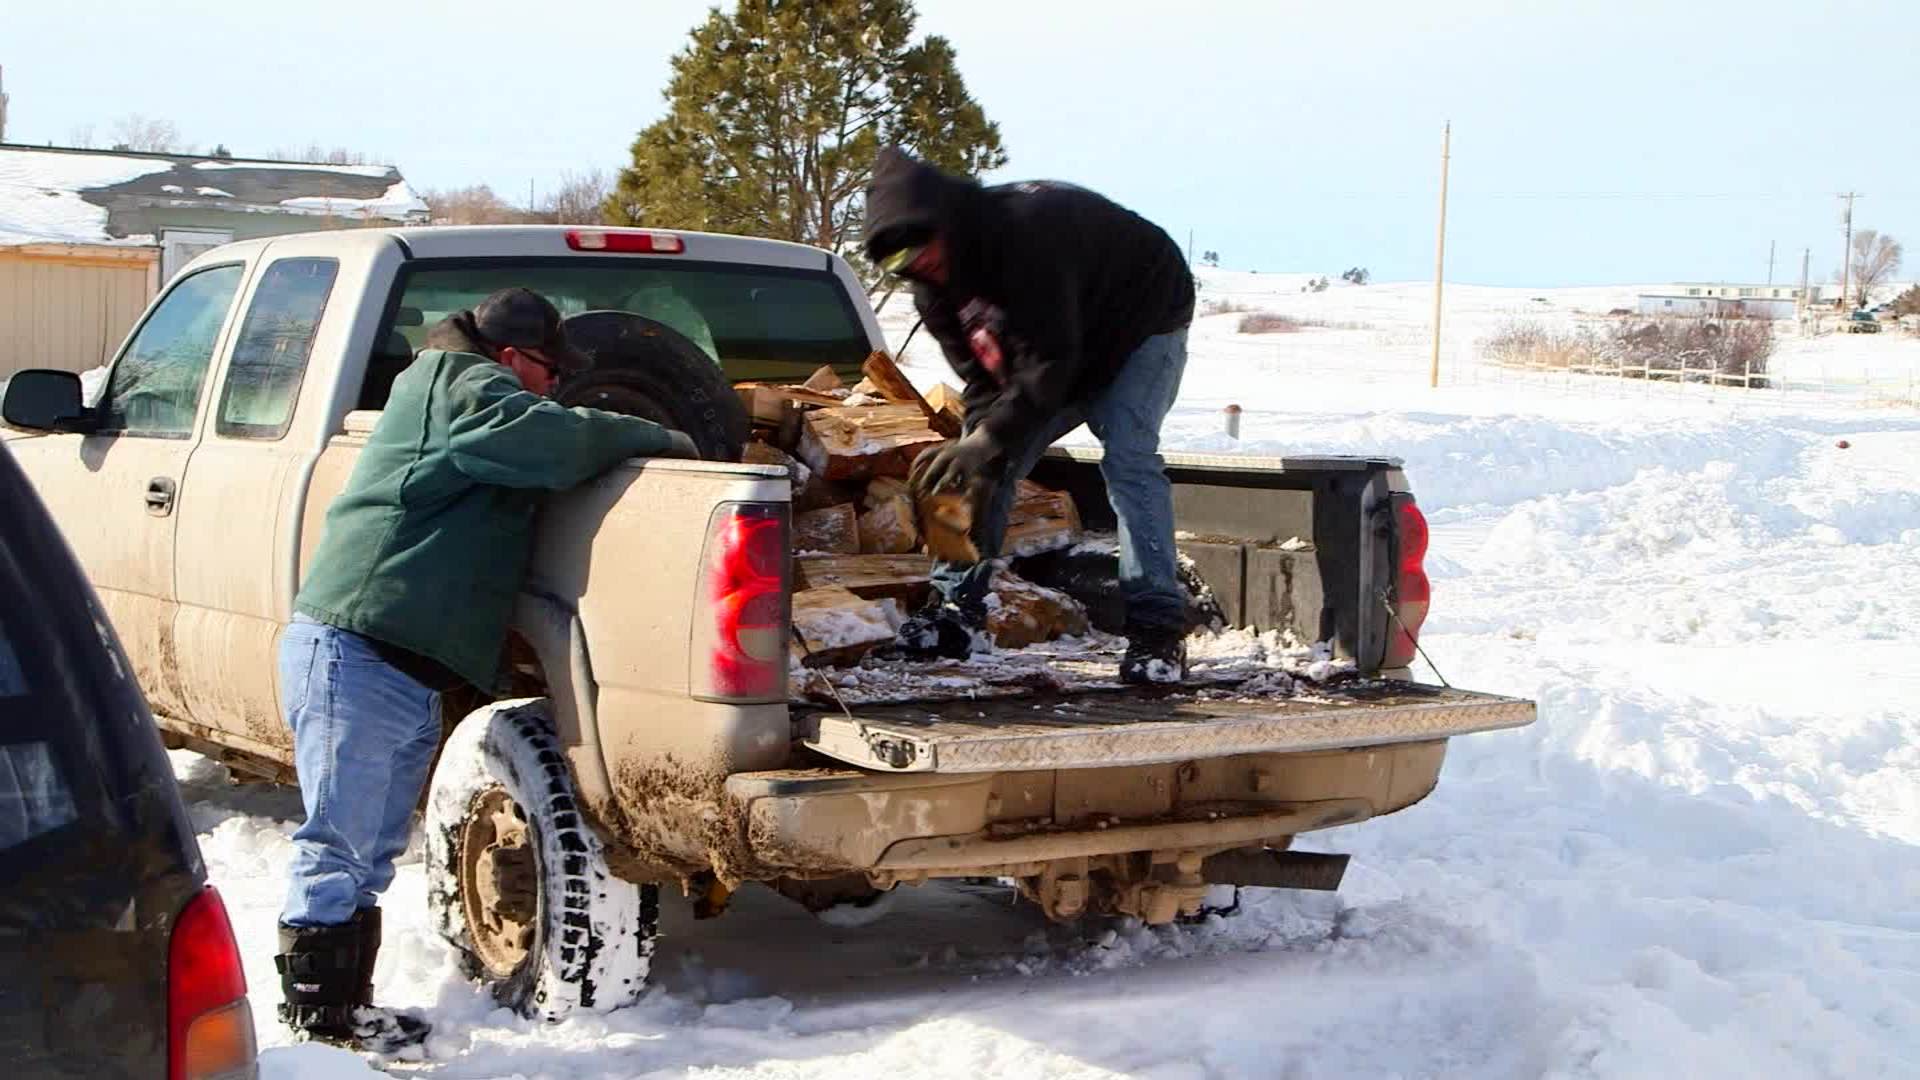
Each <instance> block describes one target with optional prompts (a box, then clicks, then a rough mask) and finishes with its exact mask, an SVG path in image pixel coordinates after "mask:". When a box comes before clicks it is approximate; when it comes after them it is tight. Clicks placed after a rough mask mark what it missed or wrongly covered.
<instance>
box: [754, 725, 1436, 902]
mask: <svg viewBox="0 0 1920 1080" xmlns="http://www.w3.org/2000/svg"><path fill="white" fill-rule="evenodd" d="M1445 754H1446V740H1444V739H1434V740H1427V741H1421V742H1402V743H1396V744H1393V745H1388V746H1377V747H1358V748H1345V749H1338V750H1321V751H1308V752H1299V753H1263V754H1240V755H1233V756H1228V757H1218V758H1210V759H1204V760H1191V761H1184V762H1168V763H1156V764H1149V765H1138V766H1122V767H1114V768H1095V769H1042V770H1026V771H1018V772H1001V773H893V774H879V773H871V772H862V771H859V770H852V769H847V770H840V769H822V770H806V771H800V770H786V771H780V772H768V773H742V774H738V775H735V776H733V777H730V778H729V779H728V781H727V793H728V795H729V797H730V801H731V802H732V803H733V804H734V806H735V807H736V808H739V809H740V810H741V811H742V812H743V813H744V817H745V822H744V824H745V826H746V829H745V832H746V841H747V844H748V846H749V848H750V849H751V857H752V861H753V862H754V863H756V864H758V865H759V866H760V867H761V868H763V869H764V870H766V871H767V872H769V873H770V874H773V875H778V874H783V873H784V874H791V875H793V876H824V875H831V874H843V873H849V872H858V873H868V874H871V875H877V876H884V877H890V878H893V879H896V880H914V879H918V878H922V877H953V876H969V875H976V874H982V873H986V872H999V873H1003V874H1008V875H1016V874H1018V873H1019V872H1022V871H1023V870H1024V871H1025V872H1032V871H1031V868H1032V867H1033V866H1035V865H1037V864H1040V863H1044V862H1047V861H1050V860H1057V859H1069V858H1078V857H1085V856H1097V855H1107V854H1120V853H1125V852H1134V851H1166V850H1180V851H1196V852H1201V853H1203V854H1204V853H1209V852H1213V851H1222V850H1227V849H1231V848H1236V847H1246V846H1253V845H1259V844H1262V843H1267V844H1271V845H1273V846H1279V845H1281V844H1283V843H1284V842H1285V841H1286V840H1287V839H1288V838H1290V837H1292V836H1295V835H1297V834H1299V833H1303V832H1311V831H1313V830H1316V829H1325V828H1331V827H1333V826H1336V825H1345V824H1350V823H1353V822H1357V821H1364V820H1366V819H1367V818H1370V817H1374V816H1378V815H1380V814H1386V813H1391V812H1393V811H1395V810H1399V809H1402V808H1404V807H1407V806H1410V805H1412V804H1413V803H1415V802H1418V801H1419V800H1420V799H1421V798H1423V797H1425V796H1426V794H1427V793H1428V792H1430V791H1431V790H1433V786H1434V784H1435V782H1436V781H1437V779H1438V777H1439V772H1440V766H1441V763H1442V761H1443V760H1444V759H1445Z"/></svg>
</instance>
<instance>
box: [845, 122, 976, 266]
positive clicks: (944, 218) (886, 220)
mask: <svg viewBox="0 0 1920 1080" xmlns="http://www.w3.org/2000/svg"><path fill="white" fill-rule="evenodd" d="M980 193H981V188H980V185H979V184H977V183H975V182H974V181H972V180H968V179H966V178H964V177H959V176H950V175H948V174H947V173H944V172H942V171H940V170H939V169H936V168H934V167H933V166H932V165H929V164H927V163H926V162H924V161H919V160H916V159H915V158H913V157H912V156H910V155H908V154H906V153H905V152H903V151H901V150H899V149H897V148H895V147H891V146H888V147H884V148H882V149H881V151H880V158H879V160H878V161H877V162H875V163H874V167H873V181H872V182H871V183H870V184H868V185H867V211H866V218H867V221H866V233H865V237H866V248H867V256H868V257H869V258H878V253H880V252H883V251H886V250H890V249H892V248H893V247H895V246H897V245H896V244H893V243H890V242H889V235H888V234H890V233H894V234H897V233H902V232H913V233H928V232H936V231H947V230H948V228H949V226H951V225H953V224H954V223H955V222H956V221H957V220H958V219H960V218H962V217H964V216H965V215H967V214H969V213H972V211H973V208H974V206H975V205H976V204H977V202H978V201H979V198H980Z"/></svg>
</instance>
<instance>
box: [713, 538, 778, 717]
mask: <svg viewBox="0 0 1920 1080" xmlns="http://www.w3.org/2000/svg"><path fill="white" fill-rule="evenodd" d="M788 555H789V551H788V547H787V506H786V504H785V503H727V504H725V505H723V506H721V507H720V508H719V509H718V510H715V511H714V513H713V520H712V521H711V523H710V524H709V525H708V526H707V543H706V547H705V549H704V551H703V553H702V558H701V560H700V564H701V566H702V567H703V568H704V575H705V580H704V581H702V582H701V598H702V600H703V601H704V606H705V609H706V610H704V611H702V612H699V613H697V614H696V615H695V617H694V642H693V661H692V664H693V669H692V671H691V672H690V673H689V681H690V683H691V684H692V687H691V688H692V691H693V696H695V697H698V698H705V699H708V700H718V701H739V702H755V701H785V700H786V698H787V619H788V613H787V561H788Z"/></svg>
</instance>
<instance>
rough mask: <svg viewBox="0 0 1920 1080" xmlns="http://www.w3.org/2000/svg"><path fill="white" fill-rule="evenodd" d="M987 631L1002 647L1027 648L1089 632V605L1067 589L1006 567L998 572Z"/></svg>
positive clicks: (990, 595)
mask: <svg viewBox="0 0 1920 1080" xmlns="http://www.w3.org/2000/svg"><path fill="white" fill-rule="evenodd" d="M987 632H988V633H989V634H991V635H992V636H993V643H994V644H995V645H997V646H999V647H1000V648H1002V649H1024V648H1026V647H1027V646H1029V645H1036V644H1039V643H1040V642H1043V641H1052V640H1053V639H1055V638H1058V637H1063V636H1066V635H1069V634H1084V633H1086V632H1087V609H1086V608H1084V607H1082V606H1081V604H1080V601H1078V600H1075V599H1074V598H1073V597H1071V596H1068V595H1067V594H1066V593H1063V592H1059V591H1057V590H1054V589H1049V588H1046V587H1044V586H1041V585H1035V584H1034V583H1033V582H1031V581H1028V580H1027V579H1026V578H1023V577H1021V576H1019V575H1018V574H1015V573H1013V572H1012V571H1008V570H1002V571H1001V572H999V573H998V574H995V575H994V577H993V587H992V591H991V592H990V593H989V594H988V596H987Z"/></svg>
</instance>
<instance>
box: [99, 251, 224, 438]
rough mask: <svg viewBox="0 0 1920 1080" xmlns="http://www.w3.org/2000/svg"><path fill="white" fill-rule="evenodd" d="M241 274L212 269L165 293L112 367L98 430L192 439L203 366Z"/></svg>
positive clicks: (205, 371) (211, 356)
mask: <svg viewBox="0 0 1920 1080" xmlns="http://www.w3.org/2000/svg"><path fill="white" fill-rule="evenodd" d="M244 269H245V268H244V267H241V266H237V265H236V266H215V267H212V268H209V269H206V270H202V271H200V272H199V273H196V274H193V275H192V276H190V277H185V278H182V279H180V282H179V284H177V285H175V286H174V287H173V288H172V289H171V290H169V291H168V292H167V295H166V297H165V299H163V300H161V301H160V306H159V307H157V308H155V309H154V310H153V314H151V315H149V316H148V317H147V321H146V322H145V323H143V324H141V326H140V329H139V331H138V332H137V333H135V334H134V336H133V341H132V342H131V343H130V344H129V345H128V346H127V351H126V352H125V353H124V354H122V355H121V357H120V362H119V363H117V364H115V365H114V366H113V375H112V378H111V380H110V381H109V382H108V384H107V392H106V394H105V396H103V397H102V398H101V405H102V410H103V411H102V418H101V420H102V422H101V425H100V430H102V431H118V432H125V433H126V434H128V435H150V436H156V437H159V438H168V439H184V438H186V437H187V436H188V435H190V434H192V433H193V416H194V412H195V411H196V410H197V409H198V408H199V406H200V386H201V384H202V383H204V382H206V379H207V363H208V362H209V361H210V360H212V359H213V346H214V342H215V341H217V340H218V339H219V337H220V327H221V326H222V325H223V324H224V323H225V322H226V321H227V309H228V308H229V307H231V306H232V305H233V294H234V293H235V292H237V291H238V290H239V288H240V278H241V276H242V273H243V271H244Z"/></svg>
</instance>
